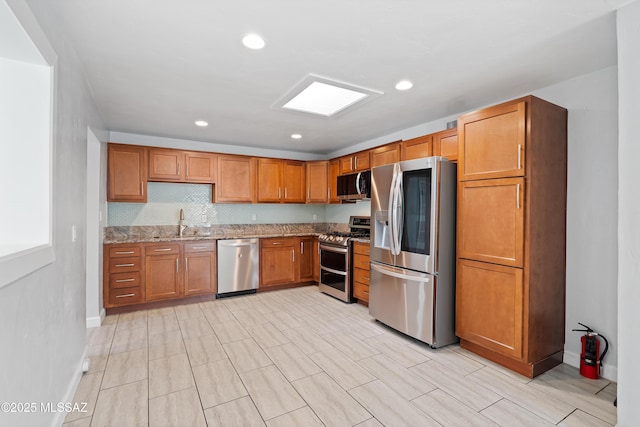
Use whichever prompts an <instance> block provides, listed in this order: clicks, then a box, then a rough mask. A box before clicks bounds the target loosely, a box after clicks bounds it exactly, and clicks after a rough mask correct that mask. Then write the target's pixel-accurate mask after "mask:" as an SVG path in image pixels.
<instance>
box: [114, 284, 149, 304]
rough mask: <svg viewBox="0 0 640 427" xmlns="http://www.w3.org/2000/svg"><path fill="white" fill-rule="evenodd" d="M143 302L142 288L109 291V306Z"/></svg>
mask: <svg viewBox="0 0 640 427" xmlns="http://www.w3.org/2000/svg"><path fill="white" fill-rule="evenodd" d="M142 300H143V298H142V288H141V287H140V286H134V287H131V288H121V289H113V290H110V291H109V304H111V305H127V304H137V303H140V302H142Z"/></svg>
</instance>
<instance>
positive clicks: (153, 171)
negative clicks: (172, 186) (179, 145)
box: [149, 148, 185, 182]
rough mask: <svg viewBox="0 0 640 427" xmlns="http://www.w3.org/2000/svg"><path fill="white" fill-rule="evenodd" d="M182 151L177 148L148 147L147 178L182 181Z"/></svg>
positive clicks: (151, 179)
mask: <svg viewBox="0 0 640 427" xmlns="http://www.w3.org/2000/svg"><path fill="white" fill-rule="evenodd" d="M183 163H184V152H183V151H179V150H162V149H158V148H151V149H149V180H150V181H167V182H180V181H184V172H185V170H184V169H185V168H184V164H183Z"/></svg>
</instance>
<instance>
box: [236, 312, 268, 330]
mask: <svg viewBox="0 0 640 427" xmlns="http://www.w3.org/2000/svg"><path fill="white" fill-rule="evenodd" d="M233 316H234V317H235V318H236V320H237V321H238V322H240V324H241V325H242V326H244V327H248V326H252V325H259V324H261V323H266V322H268V320H267V319H266V318H265V317H264V315H263V314H261V313H258V312H257V311H255V310H253V309H246V310H238V311H234V312H233Z"/></svg>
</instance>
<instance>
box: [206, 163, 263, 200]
mask: <svg viewBox="0 0 640 427" xmlns="http://www.w3.org/2000/svg"><path fill="white" fill-rule="evenodd" d="M255 171H256V166H255V158H253V157H246V156H232V155H221V154H219V155H218V179H217V182H216V199H215V202H217V203H253V202H254V201H255V194H256V172H255Z"/></svg>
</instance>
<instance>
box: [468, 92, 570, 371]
mask: <svg viewBox="0 0 640 427" xmlns="http://www.w3.org/2000/svg"><path fill="white" fill-rule="evenodd" d="M458 137H459V144H458V148H459V157H458V163H459V165H458V181H459V183H458V228H457V257H458V259H457V283H456V334H457V335H458V336H459V337H460V346H461V347H463V348H466V349H468V350H470V351H473V352H475V353H478V354H480V355H481V356H483V357H485V358H487V359H490V360H492V361H494V362H496V363H499V364H502V365H503V366H506V367H507V368H509V369H512V370H514V371H516V372H519V373H520V374H523V375H526V376H528V377H530V378H532V377H534V376H536V375H539V374H541V373H542V372H544V371H546V370H548V369H550V368H552V367H553V366H555V365H558V364H560V363H562V357H563V353H564V321H565V242H566V225H565V224H566V199H567V191H566V183H567V110H566V109H564V108H562V107H559V106H557V105H553V104H551V103H548V102H546V101H543V100H541V99H538V98H535V97H533V96H529V97H526V98H521V99H517V100H515V101H511V102H507V103H504V104H501V105H498V106H495V107H490V108H485V109H483V110H479V111H476V112H473V113H469V114H466V115H463V116H461V117H460V118H459V119H458Z"/></svg>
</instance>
